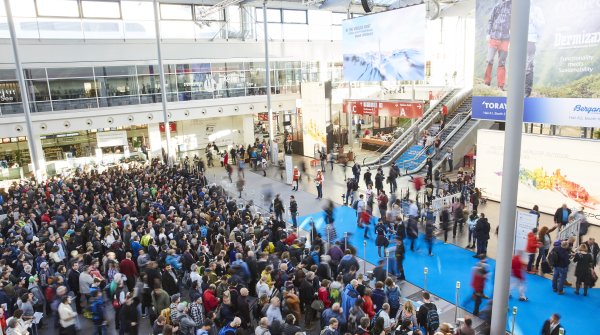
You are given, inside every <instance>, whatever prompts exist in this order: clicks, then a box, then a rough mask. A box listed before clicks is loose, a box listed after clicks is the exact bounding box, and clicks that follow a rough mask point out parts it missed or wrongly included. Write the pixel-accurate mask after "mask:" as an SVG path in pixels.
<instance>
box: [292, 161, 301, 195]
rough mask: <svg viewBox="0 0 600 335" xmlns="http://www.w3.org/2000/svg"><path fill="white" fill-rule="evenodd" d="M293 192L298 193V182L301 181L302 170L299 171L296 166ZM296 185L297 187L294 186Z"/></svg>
mask: <svg viewBox="0 0 600 335" xmlns="http://www.w3.org/2000/svg"><path fill="white" fill-rule="evenodd" d="M292 180H293V181H292V191H298V181H299V180H300V170H298V167H297V166H294V176H293V179H292ZM294 183H296V185H295V186H294Z"/></svg>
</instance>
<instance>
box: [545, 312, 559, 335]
mask: <svg viewBox="0 0 600 335" xmlns="http://www.w3.org/2000/svg"><path fill="white" fill-rule="evenodd" d="M561 328H562V325H561V324H560V315H558V314H556V313H555V314H552V316H551V317H550V319H548V320H546V321H544V325H543V326H542V335H558V334H559V332H560V329H561Z"/></svg>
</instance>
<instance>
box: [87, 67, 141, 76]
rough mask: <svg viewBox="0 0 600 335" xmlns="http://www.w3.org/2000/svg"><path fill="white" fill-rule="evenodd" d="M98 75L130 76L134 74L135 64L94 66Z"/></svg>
mask: <svg viewBox="0 0 600 335" xmlns="http://www.w3.org/2000/svg"><path fill="white" fill-rule="evenodd" d="M94 71H95V72H96V77H98V76H131V75H135V66H96V67H95V68H94Z"/></svg>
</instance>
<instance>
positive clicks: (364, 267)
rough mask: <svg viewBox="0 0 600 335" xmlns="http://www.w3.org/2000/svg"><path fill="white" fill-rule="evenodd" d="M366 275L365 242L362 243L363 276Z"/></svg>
mask: <svg viewBox="0 0 600 335" xmlns="http://www.w3.org/2000/svg"><path fill="white" fill-rule="evenodd" d="M366 274H367V241H363V275H366Z"/></svg>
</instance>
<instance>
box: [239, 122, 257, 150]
mask: <svg viewBox="0 0 600 335" xmlns="http://www.w3.org/2000/svg"><path fill="white" fill-rule="evenodd" d="M242 118H243V119H242V139H243V142H242V143H241V144H243V145H244V147H247V146H248V144H252V143H254V117H253V116H243V117H242Z"/></svg>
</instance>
